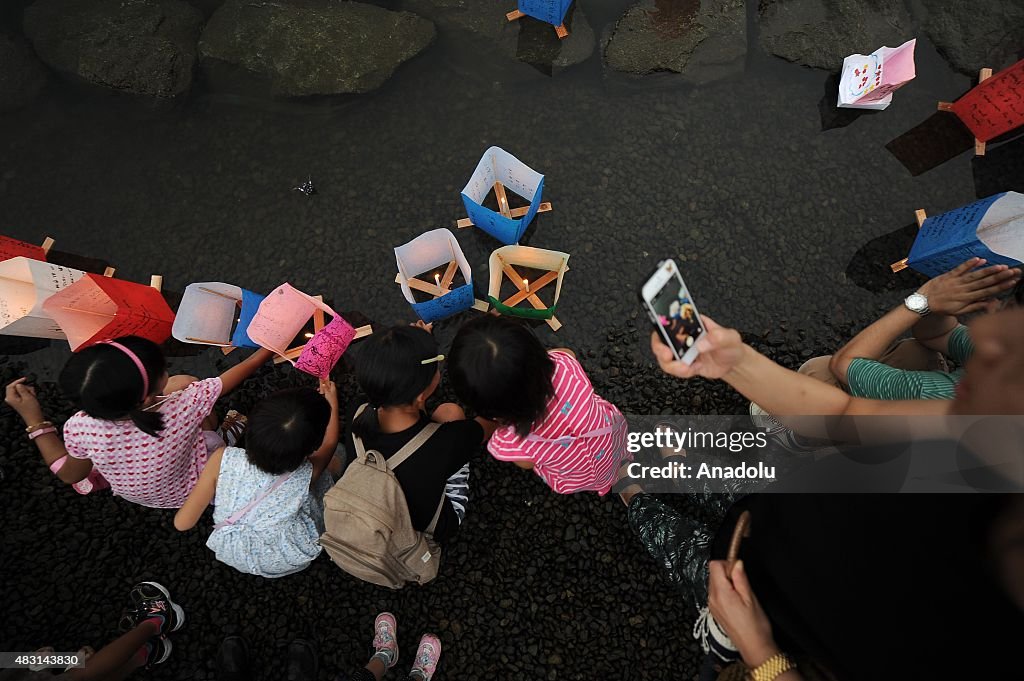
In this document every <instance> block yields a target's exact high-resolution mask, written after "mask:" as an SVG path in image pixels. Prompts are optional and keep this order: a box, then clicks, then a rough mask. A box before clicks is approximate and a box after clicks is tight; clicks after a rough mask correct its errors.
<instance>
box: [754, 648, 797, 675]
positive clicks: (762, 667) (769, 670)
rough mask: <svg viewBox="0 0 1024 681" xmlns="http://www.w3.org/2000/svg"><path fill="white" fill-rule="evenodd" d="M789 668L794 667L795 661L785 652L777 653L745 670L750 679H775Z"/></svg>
mask: <svg viewBox="0 0 1024 681" xmlns="http://www.w3.org/2000/svg"><path fill="white" fill-rule="evenodd" d="M790 669H796V663H794V662H793V660H791V659H789V656H788V655H786V653H777V654H775V655H772V656H771V657H769V658H768V659H767V660H765V661H764V662H762V663H761V664H759V665H757V666H756V667H754V668H753V669H751V670H750V671H748V672H747V677H748V678H749V679H750V681H775V679H776V678H778V677H779V676H781V675H782V674H785V673H786V672H788V671H789V670H790Z"/></svg>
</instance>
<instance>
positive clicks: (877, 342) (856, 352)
mask: <svg viewBox="0 0 1024 681" xmlns="http://www.w3.org/2000/svg"><path fill="white" fill-rule="evenodd" d="M984 264H985V260H984V259H982V258H971V259H969V260H966V261H965V262H963V263H961V264H960V265H958V266H957V267H955V268H954V269H952V270H950V271H949V272H946V273H944V274H940V275H939V276H937V277H933V278H932V279H930V280H928V281H927V282H925V284H924V285H923V286H921V288H920V289H918V291H919V293H921V294H923V295H924V296H925V297H927V298H928V307H929V309H930V310H931V313H930V314H928V315H925V316H924V317H921V316H920V315H918V314H917V313H915V312H911V311H910V310H908V309H907V308H906V306H904V305H899V306H898V307H895V308H893V309H892V310H890V311H889V312H888V313H887V314H886V315H885V316H884V317H882V318H881V319H879V320H878V321H876V322H875V323H874V324H871V325H870V326H868V327H867V328H866V329H864V330H863V331H861V332H860V333H858V334H857V335H856V336H854V337H853V338H852V339H851V340H850V342H849V343H847V344H846V345H844V346H843V347H842V348H840V349H839V350H838V351H837V352H836V353H835V354H834V355H832V361H831V362H829V368H830V369H831V370H832V374H833V375H834V376H835V377H836V378H837V379H838V380H839V381H840V382H841V383H843V384H844V385H846V384H847V383H848V382H849V381H847V371H848V370H849V368H850V362H852V361H853V360H855V359H878V358H879V357H881V356H882V354H883V353H884V352H885V351H886V349H888V348H889V346H890V345H892V344H893V342H895V341H896V340H897V339H898V338H899V337H900V336H902V335H903V334H905V333H906V332H907V331H908V330H910V329H913V334H914V337H915V338H917V339H918V340H919V341H920V342H921V343H922V344H923V345H925V346H926V347H928V348H931V349H933V350H937V351H939V352H941V353H943V354H946V353H947V348H948V342H949V334H950V333H952V331H953V329H955V328H956V327H957V324H958V322H957V320H956V316H957V315H962V314H968V313H970V312H976V311H978V310H982V309H984V308H985V307H986V306H987V305H988V301H989V299H990V298H992V296H995V295H998V294H999V293H1001V292H1003V291H1006V290H1007V289H1010V288H1013V286H1014V285H1016V282H1017V280H1019V279H1020V270H1019V269H1010V268H1008V267H1007V266H1006V265H993V266H991V267H983V265H984Z"/></svg>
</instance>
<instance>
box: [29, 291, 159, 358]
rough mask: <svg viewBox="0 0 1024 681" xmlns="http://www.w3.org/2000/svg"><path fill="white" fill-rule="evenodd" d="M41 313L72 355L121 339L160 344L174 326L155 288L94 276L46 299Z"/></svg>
mask: <svg viewBox="0 0 1024 681" xmlns="http://www.w3.org/2000/svg"><path fill="white" fill-rule="evenodd" d="M43 310H44V311H45V312H46V313H47V314H49V315H50V316H51V317H53V319H54V320H55V321H56V322H57V323H58V324H60V328H61V329H62V330H63V331H64V334H65V335H66V336H67V339H68V343H70V344H71V349H72V350H73V351H77V350H80V349H81V348H84V347H87V346H89V345H92V344H94V343H98V342H99V341H102V340H110V339H112V338H119V337H121V336H140V337H142V338H147V339H149V340H151V341H153V342H154V343H163V342H164V341H165V340H167V339H168V338H169V337H170V335H171V328H172V325H173V323H174V313H173V312H172V311H171V308H170V307H168V305H167V301H166V300H164V297H163V296H162V295H161V294H160V291H158V290H157V289H156V288H153V287H152V286H146V285H145V284H136V283H135V282H131V281H123V280H121V279H112V278H110V277H103V276H99V275H96V274H86V275H84V276H83V277H82V278H80V279H79V280H78V281H76V282H75V283H73V284H71V286H68V287H67V288H64V289H62V290H61V291H59V292H57V293H55V294H53V295H52V296H50V297H49V298H47V299H46V302H44V303H43Z"/></svg>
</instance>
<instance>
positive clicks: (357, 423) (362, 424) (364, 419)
mask: <svg viewBox="0 0 1024 681" xmlns="http://www.w3.org/2000/svg"><path fill="white" fill-rule="evenodd" d="M352 432H353V433H354V434H355V435H356V436H357V437H360V438H365V437H367V436H370V435H374V434H376V433H379V432H380V419H378V418H377V407H376V406H375V405H373V404H367V405H366V408H365V409H363V411H362V412H361V413H360V414H359V415H357V416H356V417H355V418H354V419H352Z"/></svg>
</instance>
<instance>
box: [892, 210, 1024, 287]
mask: <svg viewBox="0 0 1024 681" xmlns="http://www.w3.org/2000/svg"><path fill="white" fill-rule="evenodd" d="M973 257H978V258H984V259H985V260H986V261H987V264H989V265H1000V264H1002V265H1009V266H1010V267H1016V266H1018V265H1020V264H1021V262H1022V261H1024V194H1018V193H1017V192H1004V193H1002V194H996V195H994V196H990V197H988V198H987V199H982V200H981V201H975V202H974V203H971V204H968V205H966V206H963V207H961V208H957V209H955V210H951V211H949V212H946V213H942V214H941V215H936V216H935V217H931V218H925V219H924V220H923V221H922V223H921V230H920V231H919V232H918V234H917V239H916V240H915V241H914V245H913V247H911V249H910V254H909V255H908V256H907V260H906V265H908V266H910V267H912V268H914V269H915V270H917V271H918V272H920V273H922V274H925V275H927V276H929V277H935V276H938V275H940V274H943V273H944V272H948V271H949V270H951V269H953V268H954V267H956V266H957V265H960V264H961V263H963V262H964V261H965V260H967V259H969V258H973ZM900 264H901V263H896V264H895V265H893V269H894V270H896V271H898V270H899V269H902V267H899V265H900Z"/></svg>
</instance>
